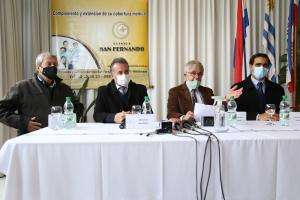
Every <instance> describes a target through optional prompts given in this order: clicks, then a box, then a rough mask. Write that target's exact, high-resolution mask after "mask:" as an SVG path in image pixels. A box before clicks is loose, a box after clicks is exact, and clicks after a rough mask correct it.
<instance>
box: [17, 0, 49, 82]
mask: <svg viewBox="0 0 300 200" xmlns="http://www.w3.org/2000/svg"><path fill="white" fill-rule="evenodd" d="M21 2H22V25H23V28H22V37H23V41H22V42H23V46H24V49H23V64H24V77H25V78H26V79H27V78H31V77H32V75H33V73H34V71H35V58H36V56H37V55H38V54H39V53H41V52H44V51H49V49H50V48H49V47H50V7H49V5H50V0H22V1H21Z"/></svg>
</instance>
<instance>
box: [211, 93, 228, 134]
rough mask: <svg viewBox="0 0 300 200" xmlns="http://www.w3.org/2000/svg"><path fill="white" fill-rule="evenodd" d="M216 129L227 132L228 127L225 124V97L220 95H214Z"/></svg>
mask: <svg viewBox="0 0 300 200" xmlns="http://www.w3.org/2000/svg"><path fill="white" fill-rule="evenodd" d="M213 99H215V102H214V109H215V116H214V130H215V132H226V131H227V130H228V128H227V127H226V125H225V109H224V106H223V104H222V101H223V98H222V97H219V96H214V97H213Z"/></svg>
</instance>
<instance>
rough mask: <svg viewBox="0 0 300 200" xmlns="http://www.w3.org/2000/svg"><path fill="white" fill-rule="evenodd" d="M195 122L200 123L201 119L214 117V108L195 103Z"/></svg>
mask: <svg viewBox="0 0 300 200" xmlns="http://www.w3.org/2000/svg"><path fill="white" fill-rule="evenodd" d="M194 115H195V120H196V121H197V122H199V121H201V117H204V116H211V117H213V116H214V107H213V106H212V105H205V104H201V103H195V108H194Z"/></svg>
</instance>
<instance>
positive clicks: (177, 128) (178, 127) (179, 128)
mask: <svg viewBox="0 0 300 200" xmlns="http://www.w3.org/2000/svg"><path fill="white" fill-rule="evenodd" d="M174 129H175V130H176V131H180V130H181V127H180V123H178V122H175V124H174Z"/></svg>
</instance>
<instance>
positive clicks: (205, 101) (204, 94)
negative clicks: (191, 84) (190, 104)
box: [198, 86, 210, 104]
mask: <svg viewBox="0 0 300 200" xmlns="http://www.w3.org/2000/svg"><path fill="white" fill-rule="evenodd" d="M198 91H199V92H200V94H201V99H202V101H203V104H209V100H208V98H210V97H209V95H208V94H207V91H206V90H205V89H204V87H203V86H200V87H199V88H198Z"/></svg>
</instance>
